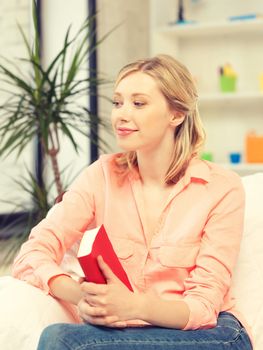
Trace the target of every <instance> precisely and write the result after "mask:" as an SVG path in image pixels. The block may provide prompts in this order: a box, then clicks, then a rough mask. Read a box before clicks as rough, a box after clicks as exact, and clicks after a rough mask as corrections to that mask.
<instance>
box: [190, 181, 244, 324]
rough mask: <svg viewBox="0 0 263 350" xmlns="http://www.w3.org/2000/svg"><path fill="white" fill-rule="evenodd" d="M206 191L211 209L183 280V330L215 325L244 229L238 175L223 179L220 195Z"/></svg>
mask: <svg viewBox="0 0 263 350" xmlns="http://www.w3.org/2000/svg"><path fill="white" fill-rule="evenodd" d="M208 186H210V185H209V184H208ZM211 186H213V185H211ZM222 187H224V191H221V190H222ZM208 190H209V191H210V193H211V201H212V202H213V208H212V210H211V212H210V215H209V217H208V220H207V223H206V225H205V228H204V231H203V235H202V240H201V245H200V251H199V254H198V256H197V260H196V267H195V268H194V269H193V271H192V272H191V274H190V275H189V277H188V278H187V279H186V280H185V292H184V298H183V300H184V301H185V302H186V303H187V305H188V307H189V309H190V316H189V320H188V323H187V324H186V326H185V328H184V329H185V330H188V329H198V328H211V327H214V326H215V325H216V322H217V317H218V314H219V312H220V311H221V310H222V305H223V303H224V298H225V296H226V294H227V292H228V291H229V288H230V286H231V278H232V272H233V268H234V266H235V263H236V261H237V257H238V253H239V248H240V243H241V238H242V232H243V220H244V219H243V218H244V206H245V196H244V190H243V187H242V184H241V181H240V179H239V177H238V176H234V177H233V178H231V179H226V181H225V183H224V184H223V185H221V186H220V192H221V195H220V196H219V195H218V193H219V191H216V190H214V189H213V188H208Z"/></svg>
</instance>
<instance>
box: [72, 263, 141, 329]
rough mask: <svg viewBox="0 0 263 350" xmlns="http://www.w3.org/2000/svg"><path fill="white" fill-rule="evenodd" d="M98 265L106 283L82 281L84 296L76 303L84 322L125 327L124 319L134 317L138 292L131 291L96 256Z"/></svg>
mask: <svg viewBox="0 0 263 350" xmlns="http://www.w3.org/2000/svg"><path fill="white" fill-rule="evenodd" d="M98 264H99V267H100V269H101V271H102V273H103V274H104V276H105V278H106V280H107V284H95V283H89V282H83V283H82V284H81V290H82V292H83V295H84V297H83V298H81V300H80V302H79V303H78V308H79V315H80V317H81V318H82V319H83V321H84V322H87V323H91V324H94V325H103V326H108V327H126V321H127V320H130V319H134V318H136V304H137V298H138V294H135V293H132V292H131V291H130V290H129V289H128V288H127V287H126V286H125V285H124V284H123V283H122V282H121V281H120V280H119V279H118V278H117V277H116V276H115V275H114V273H113V272H112V271H111V269H110V268H109V266H108V265H107V264H106V263H105V262H104V261H103V259H102V257H98Z"/></svg>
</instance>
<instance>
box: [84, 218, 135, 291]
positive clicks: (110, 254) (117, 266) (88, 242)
mask: <svg viewBox="0 0 263 350" xmlns="http://www.w3.org/2000/svg"><path fill="white" fill-rule="evenodd" d="M99 255H101V256H102V258H103V260H104V261H105V263H106V264H107V265H108V266H109V267H110V269H111V270H112V272H113V273H114V274H115V275H116V276H117V277H118V278H119V280H121V281H122V282H123V283H124V284H125V285H126V286H127V287H128V288H129V289H130V290H131V291H133V289H132V286H131V284H130V281H129V279H128V276H127V274H126V272H125V270H124V268H123V267H122V265H121V263H120V261H119V259H118V257H117V255H116V253H115V251H114V249H113V246H112V244H111V241H110V240H109V237H108V235H107V232H106V230H105V228H104V226H103V225H101V226H100V227H97V228H95V229H93V230H88V231H86V232H85V233H84V235H83V237H82V240H81V242H80V246H79V251H78V255H77V257H78V261H79V263H80V266H81V268H82V270H83V272H84V275H85V279H86V281H88V282H94V283H100V284H105V283H107V282H106V279H105V277H104V275H103V273H102V272H101V270H100V268H99V265H98V262H97V257H98V256H99Z"/></svg>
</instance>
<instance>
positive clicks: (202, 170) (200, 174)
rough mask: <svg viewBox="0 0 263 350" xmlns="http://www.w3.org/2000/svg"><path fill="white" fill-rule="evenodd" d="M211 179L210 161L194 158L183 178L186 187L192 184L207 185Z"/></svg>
mask: <svg viewBox="0 0 263 350" xmlns="http://www.w3.org/2000/svg"><path fill="white" fill-rule="evenodd" d="M210 177H211V165H210V163H209V162H208V161H205V160H201V159H198V158H193V159H192V160H191V161H190V163H189V166H188V168H187V170H186V172H185V175H184V176H183V182H184V185H188V184H189V183H190V182H203V183H207V182H209V181H210Z"/></svg>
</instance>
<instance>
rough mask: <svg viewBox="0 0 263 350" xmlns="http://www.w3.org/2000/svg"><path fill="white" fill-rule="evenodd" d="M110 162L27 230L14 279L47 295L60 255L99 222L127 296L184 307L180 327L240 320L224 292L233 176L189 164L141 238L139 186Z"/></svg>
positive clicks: (240, 193)
mask: <svg viewBox="0 0 263 350" xmlns="http://www.w3.org/2000/svg"><path fill="white" fill-rule="evenodd" d="M113 157H114V155H104V156H101V157H100V158H99V160H97V161H96V162H94V163H93V164H91V165H90V166H88V167H87V168H86V169H85V170H84V171H83V172H82V173H81V174H80V175H79V176H78V178H77V179H76V180H75V181H74V182H73V184H72V185H71V187H70V189H69V191H67V193H66V194H65V195H64V197H63V201H62V202H60V203H59V204H57V205H56V206H55V207H54V208H53V210H52V212H51V213H50V214H49V215H48V217H47V218H45V219H44V220H42V221H41V222H40V223H39V224H38V225H37V226H36V227H35V228H34V229H33V230H32V232H31V234H30V239H29V240H28V241H27V242H26V243H24V244H23V246H22V248H21V251H20V253H19V255H18V256H17V258H16V260H15V264H14V268H13V274H14V276H15V277H17V278H20V279H23V280H26V281H27V282H28V283H31V284H33V285H35V286H37V287H39V288H41V289H43V290H45V291H46V292H47V293H48V292H49V286H48V282H49V280H50V279H51V278H52V277H53V276H56V275H59V274H65V271H63V270H62V269H61V267H60V266H59V265H60V263H61V261H62V259H63V256H64V254H65V252H66V251H67V250H68V249H69V248H70V247H71V246H72V245H73V244H74V243H75V242H77V241H78V240H80V239H81V237H82V235H83V233H84V232H85V231H86V230H87V229H88V228H92V227H96V226H99V225H101V224H102V223H103V224H104V226H105V228H106V230H107V232H108V234H109V237H110V240H111V242H112V244H113V247H114V248H115V251H116V253H117V255H118V257H119V259H120V260H121V263H122V265H123V267H124V268H125V270H126V272H127V274H128V276H129V279H130V281H131V284H132V286H133V288H134V290H136V291H138V292H147V291H148V290H151V291H152V292H154V293H156V294H157V295H158V296H159V297H160V298H163V299H167V300H178V299H182V300H184V302H186V303H187V305H188V307H189V309H190V317H189V321H188V323H187V325H186V327H185V329H198V328H209V327H213V326H215V325H216V322H217V316H218V314H219V312H221V311H229V312H232V313H233V314H234V315H236V316H237V317H238V318H239V319H240V317H241V316H240V314H239V313H238V312H237V310H236V309H235V300H234V298H233V297H232V294H231V277H232V271H233V268H234V266H235V263H236V261H237V257H238V253H239V246H240V241H241V236H242V230H243V216H244V190H243V187H242V185H241V180H240V178H239V176H238V175H236V174H235V173H233V172H231V171H229V170H225V169H223V168H221V167H219V166H217V165H215V164H213V163H210V162H207V161H202V160H198V159H193V160H192V161H191V163H190V165H189V167H188V169H187V171H186V173H185V175H184V176H183V177H182V178H181V179H180V181H178V183H176V184H174V185H172V187H171V192H170V196H169V198H168V199H167V202H166V204H165V206H164V208H163V211H162V215H161V216H160V219H159V222H158V225H157V227H156V231H155V233H154V235H153V236H152V238H151V239H150V240H149V239H148V238H147V236H146V233H145V225H144V222H145V220H144V210H143V198H142V184H141V180H140V178H139V177H138V176H137V177H135V176H133V175H132V174H131V175H130V176H128V177H127V179H126V180H125V181H124V182H123V184H121V185H120V182H118V175H117V173H116V172H115V171H114V168H113V166H112V164H113V162H112V158H113ZM242 321H243V320H242Z"/></svg>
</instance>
